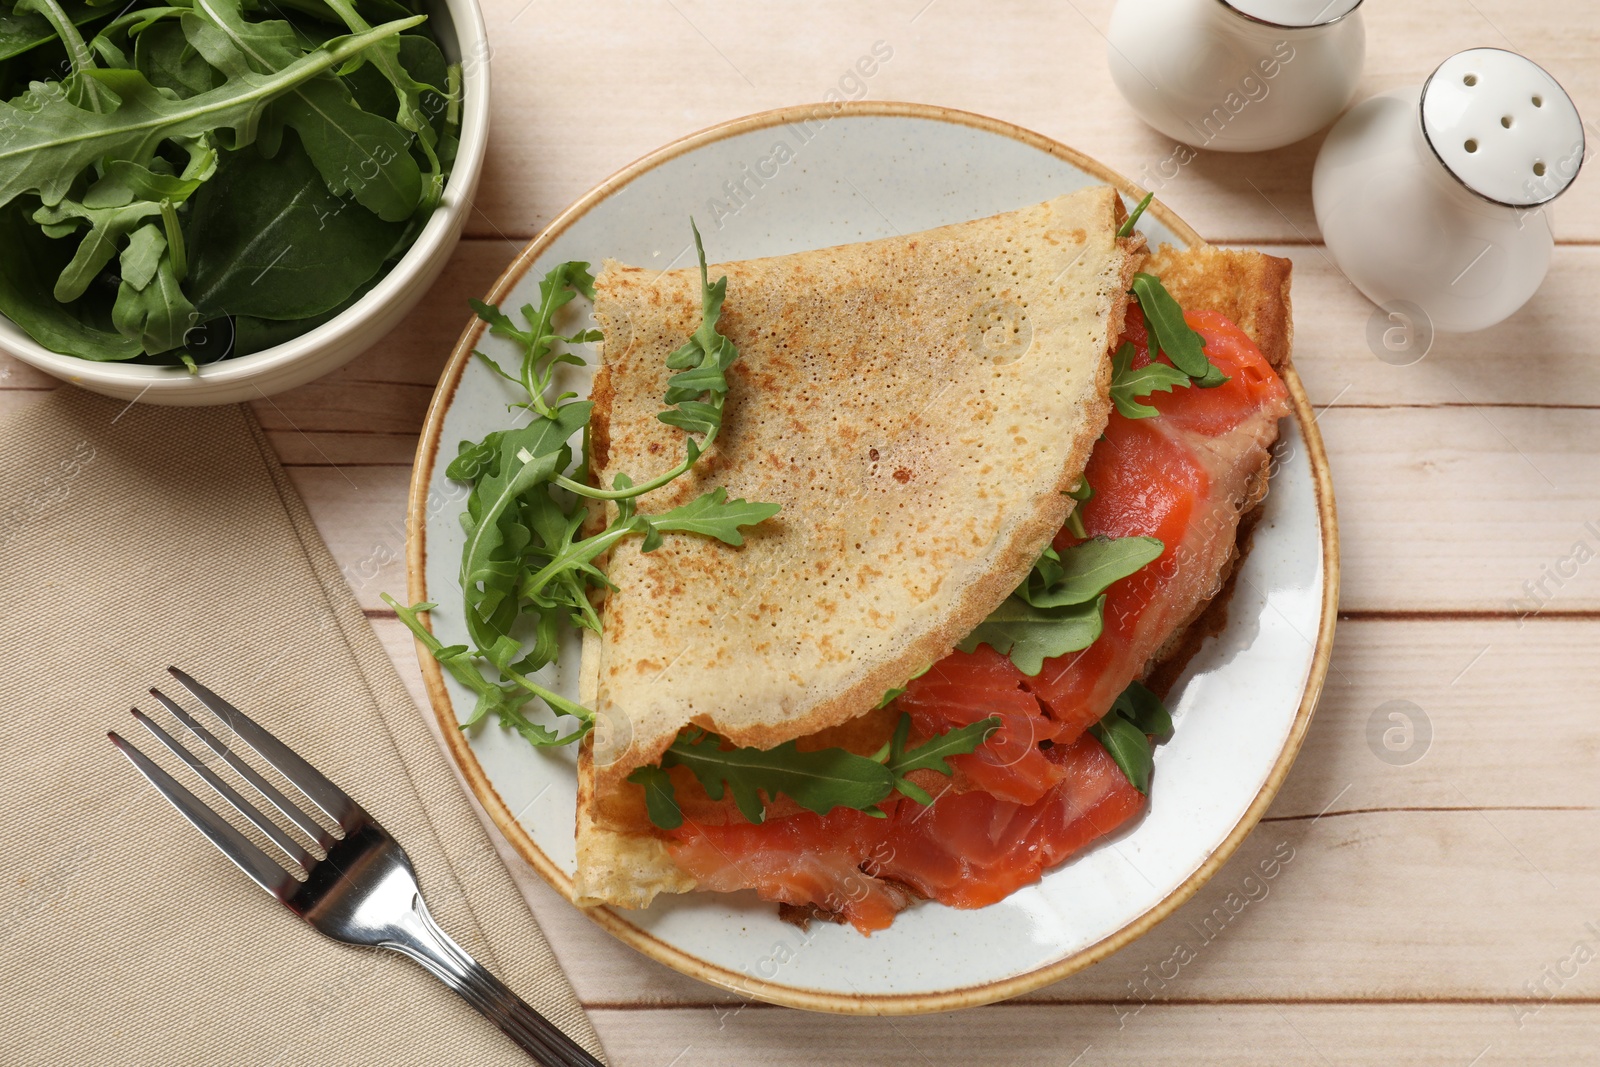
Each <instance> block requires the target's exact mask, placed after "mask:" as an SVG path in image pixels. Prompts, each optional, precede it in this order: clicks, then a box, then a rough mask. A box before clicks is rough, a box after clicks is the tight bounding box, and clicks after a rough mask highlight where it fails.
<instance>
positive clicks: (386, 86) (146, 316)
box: [0, 0, 490, 405]
mask: <svg viewBox="0 0 1600 1067" xmlns="http://www.w3.org/2000/svg"><path fill="white" fill-rule="evenodd" d="M489 56H490V50H489V47H488V42H487V39H486V37H485V31H484V25H483V18H482V15H481V14H480V12H479V10H478V7H477V4H476V2H475V0H293V2H284V3H276V2H268V3H265V4H259V3H256V2H254V0H192V2H188V0H186V2H184V3H182V4H174V5H172V6H168V5H167V4H166V3H165V2H164V0H134V2H133V3H132V4H129V5H128V6H126V7H123V6H121V5H100V4H96V3H95V2H94V0H0V349H3V350H4V351H6V352H8V353H10V354H11V355H13V356H15V357H17V358H18V359H21V360H23V361H24V362H26V363H29V364H31V365H33V366H35V367H37V368H39V369H40V370H43V371H46V372H47V373H50V374H53V375H55V376H57V377H59V378H63V379H65V380H67V381H70V382H73V383H75V384H78V385H81V386H83V387H84V388H86V389H91V390H93V391H95V392H98V393H104V394H106V395H108V396H114V397H121V398H124V399H128V400H133V399H136V398H137V399H142V400H144V401H146V402H150V403H164V404H183V405H200V404H222V403H232V402H236V401H240V400H247V399H251V398H253V397H257V396H265V395H268V394H271V393H275V392H281V391H283V390H285V389H290V388H293V387H294V386H297V385H301V384H304V383H305V382H308V381H311V380H312V379H314V378H317V377H320V376H321V375H323V374H326V373H328V372H329V371H331V370H333V369H335V368H336V367H339V366H341V365H343V364H344V363H346V362H348V361H349V360H350V359H352V358H354V357H355V356H356V355H357V354H359V353H360V352H361V351H363V350H364V349H365V348H367V347H368V346H369V345H371V344H372V343H373V342H374V341H375V340H377V339H378V338H380V337H382V336H383V334H384V333H385V332H387V331H388V330H389V329H391V328H392V327H394V326H395V325H396V324H397V323H398V322H399V320H400V318H401V317H402V316H403V315H404V314H405V313H406V312H407V311H408V310H410V308H411V307H412V306H413V305H414V304H415V303H416V302H417V300H418V299H420V298H421V296H422V294H423V293H424V292H425V291H426V290H427V288H428V286H429V285H431V284H432V282H433V280H434V279H435V278H436V277H437V276H438V274H439V272H440V271H441V270H443V268H444V265H445V262H446V260H447V259H448V258H449V256H450V253H451V251H452V250H453V248H454V247H455V244H456V241H457V240H458V238H459V237H460V234H461V228H462V224H463V222H464V221H465V218H466V214H467V212H468V210H469V209H470V207H471V203H472V195H473V192H474V190H475V188H476V186H477V181H478V175H479V173H480V171H481V169H482V164H483V154H484V148H485V146H486V143H487V136H488V60H489Z"/></svg>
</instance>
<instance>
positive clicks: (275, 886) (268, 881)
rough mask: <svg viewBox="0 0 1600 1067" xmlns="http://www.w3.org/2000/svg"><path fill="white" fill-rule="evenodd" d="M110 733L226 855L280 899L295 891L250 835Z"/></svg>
mask: <svg viewBox="0 0 1600 1067" xmlns="http://www.w3.org/2000/svg"><path fill="white" fill-rule="evenodd" d="M106 736H107V737H109V738H110V739H111V743H112V744H113V745H116V746H117V748H118V749H119V750H120V751H121V752H122V754H123V755H124V756H127V757H128V759H129V760H130V761H131V762H132V763H133V765H134V766H135V767H137V768H138V770H139V773H140V774H142V775H144V776H145V778H147V779H149V781H150V784H151V785H153V786H155V787H156V789H157V790H158V791H160V793H161V795H162V796H164V797H166V798H167V799H168V800H169V801H171V802H172V806H173V807H175V808H177V809H178V810H179V811H180V812H182V813H183V817H184V818H186V819H188V820H189V822H190V823H192V824H193V825H194V828H195V829H196V830H199V831H200V832H201V833H202V834H205V835H206V838H207V839H208V840H209V841H210V842H211V843H212V844H213V845H216V846H217V848H218V850H220V851H221V852H222V854H223V855H224V856H226V857H228V858H229V859H230V860H232V861H233V862H234V864H235V865H236V866H237V867H238V868H239V869H240V870H241V871H243V872H244V873H245V874H248V875H249V876H250V878H251V880H253V881H254V882H255V883H256V884H257V885H259V886H260V887H261V888H262V889H265V890H266V891H267V892H268V893H271V894H272V895H273V896H275V897H277V898H278V899H279V900H284V899H286V898H287V897H288V896H289V894H291V893H292V892H293V891H294V889H295V887H296V886H297V885H298V884H299V883H297V882H296V881H295V880H294V879H293V878H291V877H290V876H289V872H288V871H286V870H284V869H283V868H282V867H280V866H278V865H277V864H276V863H275V862H273V860H272V857H270V856H268V855H267V854H266V853H265V852H263V851H261V850H260V849H259V848H257V847H256V846H255V845H254V844H252V843H251V842H250V839H249V838H247V837H245V836H244V835H243V834H241V833H240V832H239V831H237V830H235V829H234V828H233V827H232V826H229V825H228V823H227V822H226V820H224V819H223V818H222V817H221V816H219V815H218V814H217V813H216V812H214V811H212V810H211V809H210V808H209V807H207V806H206V805H205V804H203V803H201V802H200V800H199V798H198V797H196V796H195V795H194V794H193V793H191V792H189V791H188V790H187V789H185V788H184V787H183V786H181V785H179V784H178V783H177V782H176V781H175V780H174V779H173V777H172V775H170V774H168V773H167V772H166V771H164V770H162V769H161V768H160V767H158V766H156V765H155V764H154V763H152V762H151V761H150V759H149V757H147V756H146V755H145V754H144V753H143V752H140V751H139V750H138V749H137V748H134V747H133V745H131V744H129V743H128V742H127V741H125V740H123V739H122V738H121V737H119V736H117V732H116V731H115V730H112V731H110V732H108V733H107V734H106Z"/></svg>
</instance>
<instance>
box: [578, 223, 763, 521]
mask: <svg viewBox="0 0 1600 1067" xmlns="http://www.w3.org/2000/svg"><path fill="white" fill-rule="evenodd" d="M689 228H690V229H692V230H693V231H694V250H695V254H696V256H697V257H698V258H699V260H700V325H699V327H697V328H696V329H695V332H694V333H693V334H692V335H691V336H690V338H689V340H688V341H686V342H685V343H684V344H683V346H682V347H680V348H678V349H677V350H676V351H674V352H673V353H672V354H671V355H669V356H668V357H667V366H668V368H670V369H672V370H676V371H680V372H681V373H679V374H675V375H673V376H672V377H671V378H669V379H667V394H666V396H665V397H664V401H665V402H666V403H667V404H669V405H672V408H671V409H669V410H667V411H663V412H661V413H660V414H659V415H657V416H656V418H658V419H660V420H661V421H662V422H664V423H666V424H667V425H668V426H675V427H677V428H678V429H680V430H683V431H684V432H686V433H691V434H694V433H698V434H703V435H704V440H703V441H701V442H699V443H696V442H695V440H694V439H693V438H692V437H691V438H687V439H686V440H685V441H684V458H683V461H682V462H681V463H679V464H678V465H677V466H675V467H673V468H672V469H671V470H668V471H666V472H665V473H662V474H659V475H657V476H656V477H654V478H651V479H650V480H649V481H647V482H644V483H643V484H640V485H634V484H631V483H630V484H629V485H628V486H627V487H626V488H615V489H611V490H605V489H594V488H591V487H590V486H587V485H584V484H583V483H581V482H575V481H573V480H572V479H570V478H566V477H560V476H558V477H557V478H556V484H557V485H559V486H561V487H562V488H563V489H566V490H568V491H569V492H573V493H577V494H578V495H579V496H586V497H589V498H590V499H592V500H622V499H625V498H628V497H636V496H642V495H644V494H645V493H648V492H650V491H651V490H652V489H659V488H660V487H661V486H663V485H666V484H667V483H668V482H670V481H672V480H673V479H674V478H677V477H678V476H680V475H682V474H684V473H686V472H687V471H688V470H689V469H690V468H691V467H693V466H694V465H695V462H696V461H697V460H699V458H700V457H701V455H702V454H704V453H705V452H706V451H707V450H709V449H710V448H711V445H712V444H713V443H714V442H715V441H716V439H717V434H718V433H719V432H720V431H721V429H722V403H723V399H724V397H726V395H727V392H728V380H727V370H728V368H729V367H731V366H732V365H733V361H734V360H735V359H737V358H738V356H739V350H738V349H737V348H735V347H734V344H733V342H732V341H730V340H728V338H726V337H724V336H722V334H721V333H719V332H718V331H717V323H718V321H719V320H720V319H721V318H722V302H723V300H724V299H725V298H726V296H727V293H728V279H727V276H726V275H724V276H723V277H721V278H719V279H717V282H716V284H715V285H713V284H711V282H710V281H709V279H708V277H707V274H706V250H705V246H704V245H703V244H702V243H701V241H700V228H699V227H698V226H695V224H694V220H693V219H690V220H689ZM702 397H704V399H701V398H702Z"/></svg>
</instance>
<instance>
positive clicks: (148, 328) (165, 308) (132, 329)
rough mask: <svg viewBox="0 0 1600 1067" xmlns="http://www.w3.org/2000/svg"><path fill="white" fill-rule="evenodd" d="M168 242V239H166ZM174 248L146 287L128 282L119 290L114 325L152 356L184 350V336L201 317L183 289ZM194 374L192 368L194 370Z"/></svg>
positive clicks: (113, 311) (160, 261) (165, 251)
mask: <svg viewBox="0 0 1600 1067" xmlns="http://www.w3.org/2000/svg"><path fill="white" fill-rule="evenodd" d="M162 240H163V241H165V238H163V239H162ZM180 281H182V279H181V278H179V277H178V270H177V265H176V264H175V263H174V261H173V249H172V246H171V245H170V244H168V245H167V246H166V247H164V248H163V249H162V251H161V253H160V255H159V256H158V257H157V260H156V269H155V273H154V275H153V276H152V277H151V278H149V279H148V280H147V281H146V282H145V284H144V285H143V286H136V285H134V284H133V282H132V281H131V280H129V279H127V278H124V279H123V280H122V281H121V282H120V283H119V284H118V286H117V302H116V305H115V306H114V307H112V309H111V321H112V322H113V323H114V324H115V325H116V327H117V330H118V331H119V332H120V333H121V334H122V335H123V336H124V337H132V338H134V339H136V340H137V341H138V342H139V346H140V347H141V348H143V349H144V350H145V351H146V352H148V353H149V354H151V355H156V354H158V353H161V352H170V351H172V350H173V349H175V348H180V347H182V346H183V339H184V335H185V334H186V333H188V331H189V328H190V327H191V326H193V325H194V324H195V323H196V322H197V321H198V320H199V315H198V313H196V311H195V309H194V305H193V304H191V303H189V298H188V297H186V296H184V295H183V289H182V287H181V286H180V285H179V282H180ZM191 370H192V368H191Z"/></svg>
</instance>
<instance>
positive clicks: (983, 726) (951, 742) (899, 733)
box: [884, 715, 1000, 807]
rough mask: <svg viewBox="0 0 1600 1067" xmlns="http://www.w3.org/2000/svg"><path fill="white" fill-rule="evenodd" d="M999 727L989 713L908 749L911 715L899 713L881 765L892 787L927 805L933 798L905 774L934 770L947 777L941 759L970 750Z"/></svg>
mask: <svg viewBox="0 0 1600 1067" xmlns="http://www.w3.org/2000/svg"><path fill="white" fill-rule="evenodd" d="M999 728H1000V719H999V718H998V717H997V716H993V715H991V716H989V717H988V718H987V719H980V720H978V721H977V722H975V723H970V724H968V725H966V726H959V727H956V728H955V729H952V730H946V731H945V732H944V733H942V734H936V735H935V736H933V737H930V738H928V739H927V740H926V741H924V742H923V743H922V744H920V745H918V746H917V747H916V748H913V749H910V750H909V751H908V750H907V749H906V747H905V746H906V740H907V738H908V737H909V735H910V733H911V716H910V715H901V716H900V721H899V722H898V723H896V724H895V729H894V736H893V737H892V738H890V740H889V751H888V752H887V754H886V757H885V760H884V766H885V767H887V768H888V769H889V773H890V774H892V775H894V785H895V789H897V790H898V791H899V792H900V793H901V794H903V795H904V796H907V797H910V798H911V799H912V800H914V801H916V802H917V803H918V804H921V805H922V806H923V807H927V806H928V805H930V804H932V803H933V801H934V798H933V797H931V796H929V795H928V792H927V790H925V789H923V788H922V787H921V786H919V785H917V784H916V783H915V782H913V781H911V779H910V778H908V777H906V776H907V775H909V774H910V773H911V772H912V771H937V772H939V773H940V774H942V775H945V776H946V777H949V776H950V775H951V774H952V773H953V772H952V771H951V769H950V765H949V764H948V763H946V762H945V760H947V759H948V758H949V757H951V756H960V755H965V754H966V753H969V752H972V751H973V750H975V749H976V748H977V747H978V746H979V745H981V744H983V742H985V741H987V740H988V739H989V735H990V734H992V733H994V732H995V731H996V730H998V729H999Z"/></svg>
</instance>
